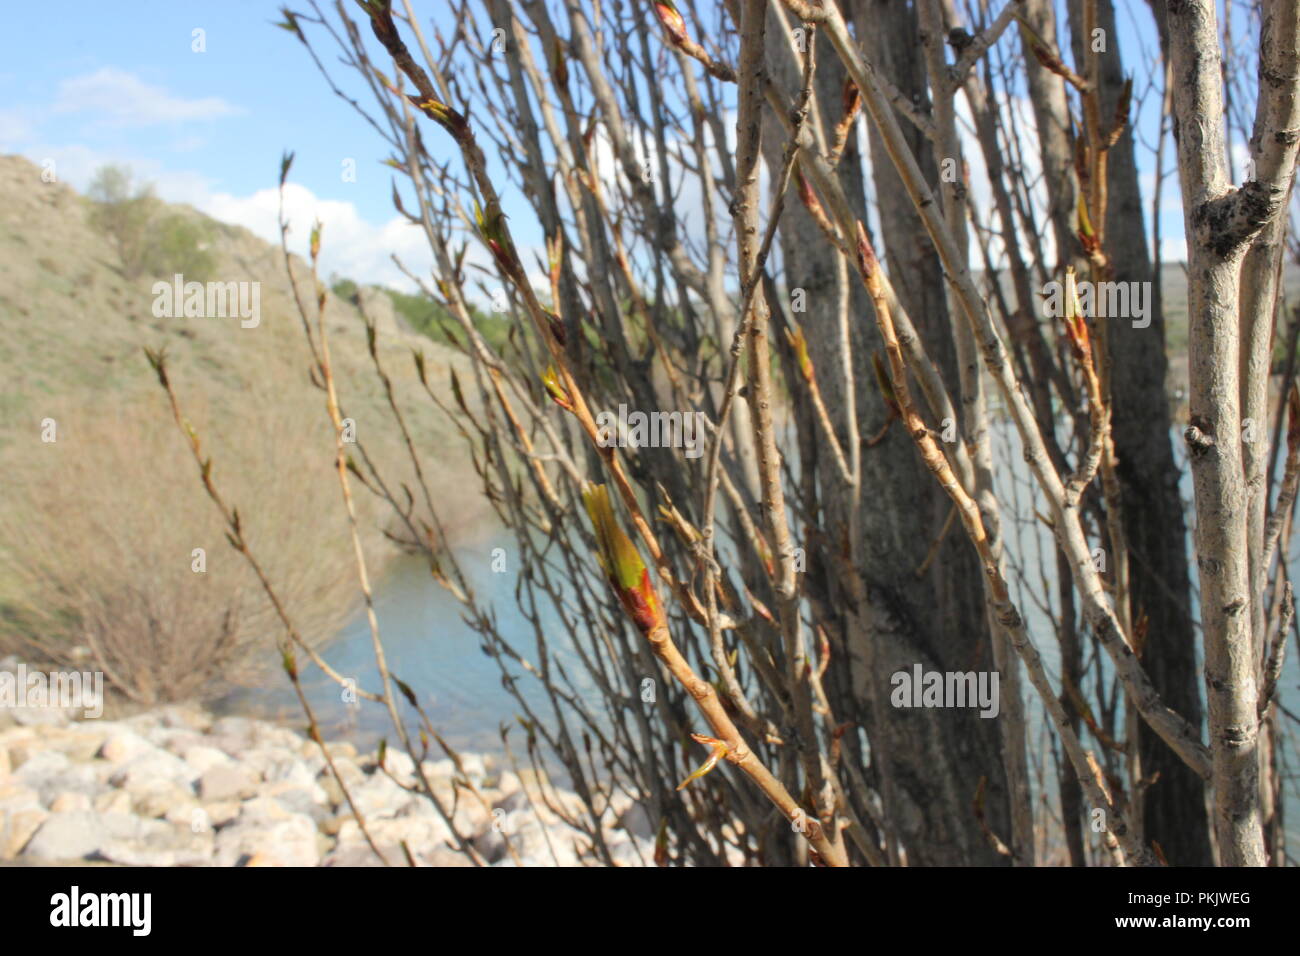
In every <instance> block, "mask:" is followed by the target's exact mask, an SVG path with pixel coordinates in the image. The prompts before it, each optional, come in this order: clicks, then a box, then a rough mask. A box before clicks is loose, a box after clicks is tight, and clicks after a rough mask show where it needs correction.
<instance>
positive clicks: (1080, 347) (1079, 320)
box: [1065, 266, 1092, 361]
mask: <svg viewBox="0 0 1300 956" xmlns="http://www.w3.org/2000/svg"><path fill="white" fill-rule="evenodd" d="M1065 334H1066V336H1067V337H1068V338H1069V339H1070V344H1071V345H1072V346H1074V350H1075V352H1076V353H1077V354H1078V356H1079V360H1080V361H1087V360H1088V359H1090V358H1091V356H1092V342H1091V340H1090V338H1089V336H1088V321H1087V319H1086V318H1085V317H1084V315H1083V306H1082V305H1081V304H1080V302H1079V294H1078V290H1077V287H1076V286H1075V282H1074V267H1073V266H1070V267H1067V268H1066V270H1065Z"/></svg>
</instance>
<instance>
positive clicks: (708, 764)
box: [677, 734, 730, 790]
mask: <svg viewBox="0 0 1300 956" xmlns="http://www.w3.org/2000/svg"><path fill="white" fill-rule="evenodd" d="M691 739H692V740H694V741H695V742H696V743H697V744H704V745H706V746H708V747H712V748H713V749H712V750H711V751H710V753H709V756H708V759H707V760H705V761H704V763H702V764H700V766H699V767H698V768H697V769H695V770H694V771H692V772H691V774H690V776H688V777H687V778H686V779H685V780H683V781H682V782H681V783H679V784H678V785H677V789H678V790H682V789H684V788H685V787H687V786H689V785H690V784H691V783H692V782H694V781H696V780H699V779H700V778H701V777H703V776H704V775H705V774H706V773H708V772H709V771H710V770H712V769H713V768H714V767H716V766H717V765H718V761H719V760H720V759H722V758H723V757H725V756H726V755H727V754H728V753H729V752H730V748H729V747H728V746H727V745H726V744H724V743H723V742H722V741H721V740H718V739H716V738H714V737H706V736H704V734H691Z"/></svg>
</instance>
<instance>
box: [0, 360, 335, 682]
mask: <svg viewBox="0 0 1300 956" xmlns="http://www.w3.org/2000/svg"><path fill="white" fill-rule="evenodd" d="M141 364H142V366H144V361H143V357H141ZM144 368H145V371H146V372H147V366H144ZM115 404H117V403H115ZM194 405H195V406H196V407H194V408H193V411H192V414H193V415H194V427H195V428H196V430H201V431H202V432H203V434H204V435H205V436H208V440H209V441H210V442H211V451H212V452H213V453H214V454H215V455H217V456H218V457H219V459H220V464H218V465H215V466H214V468H215V470H216V473H217V475H218V476H219V477H221V478H222V479H223V480H226V481H228V482H229V483H230V484H231V485H232V486H234V487H236V488H238V489H239V491H240V501H241V505H242V507H243V508H244V509H245V511H244V518H245V520H246V521H247V522H248V525H249V528H250V530H249V536H250V538H251V539H252V540H254V541H255V542H256V543H257V545H258V548H259V550H260V552H261V553H262V554H263V555H264V558H265V561H266V564H267V567H268V568H269V569H271V570H272V571H273V573H274V574H275V575H276V578H277V580H279V581H280V582H282V585H283V589H284V595H285V600H286V602H287V603H288V605H289V606H290V607H291V608H293V610H294V613H295V615H296V616H297V617H298V618H299V620H301V621H302V622H303V627H304V632H305V633H306V634H308V635H310V636H311V639H312V640H313V641H319V640H322V639H324V638H326V637H328V636H330V635H332V634H333V633H334V632H335V630H336V629H337V627H338V625H339V624H340V622H341V619H342V618H343V616H344V615H345V614H346V613H347V612H348V611H349V610H350V609H351V608H352V607H353V605H354V604H355V597H354V591H353V589H352V588H351V586H350V585H351V575H352V569H351V564H350V556H349V554H348V552H347V550H346V547H347V542H346V538H345V537H344V536H343V534H342V522H341V520H340V519H338V518H334V519H333V520H331V518H330V517H329V516H331V515H337V507H336V505H337V490H336V489H335V487H334V486H333V485H332V483H331V476H330V473H329V469H328V465H329V461H328V459H327V458H322V456H321V454H320V451H319V449H320V447H321V442H322V439H324V440H326V441H327V440H328V435H327V434H325V435H322V431H323V428H322V426H321V424H320V423H319V420H318V419H319V416H318V415H316V414H314V413H313V412H314V410H312V411H309V410H308V409H306V408H305V407H304V406H303V405H302V403H301V402H294V401H291V400H287V399H286V397H285V396H284V395H283V394H281V395H268V394H265V393H264V392H261V390H255V391H253V392H250V393H246V394H245V395H244V397H243V398H242V399H240V400H238V401H237V403H236V404H235V406H234V407H231V406H223V407H220V408H213V407H207V408H204V407H203V405H202V403H201V402H197V401H196V402H195V403H194ZM167 416H168V412H167V409H166V407H165V405H164V404H162V403H161V402H160V401H159V396H158V394H157V393H156V392H152V391H151V392H149V393H147V394H146V395H143V396H134V397H131V398H128V399H127V400H125V401H122V402H121V403H120V404H117V407H116V408H112V407H109V408H105V407H103V406H102V405H95V406H89V407H79V408H68V409H64V410H62V414H60V413H57V412H56V413H54V414H52V415H51V417H52V418H53V419H54V421H55V424H56V427H57V429H58V430H57V432H56V433H55V437H56V441H54V442H51V443H48V444H35V445H34V448H35V450H33V443H23V445H22V447H23V448H24V451H23V453H22V454H21V456H19V455H18V454H17V453H16V452H15V451H13V450H11V451H10V453H9V458H10V460H9V461H6V462H5V465H4V467H5V474H6V486H7V487H6V495H5V499H4V509H3V513H2V514H0V587H2V588H3V591H2V592H0V594H2V596H0V609H2V610H0V614H2V616H0V643H2V644H3V646H4V647H5V649H6V650H13V651H17V652H19V653H25V654H28V655H32V656H34V657H36V658H40V659H47V660H50V661H53V662H60V663H61V662H71V661H73V660H82V661H84V659H85V654H86V653H87V652H88V653H89V659H90V661H91V662H92V663H93V665H94V666H95V667H96V668H99V669H102V670H103V671H104V673H105V675H106V676H107V678H108V680H109V682H110V684H111V686H113V687H115V688H116V689H117V690H118V691H120V692H122V693H123V694H125V695H127V696H128V697H129V698H131V699H133V700H135V701H138V702H140V703H143V704H151V703H154V702H157V701H171V700H179V699H188V698H194V697H201V696H209V695H215V694H217V693H220V691H221V689H222V688H224V687H229V686H231V685H233V684H239V683H242V682H245V681H248V680H250V679H253V678H255V677H256V676H258V674H259V673H261V672H263V671H264V669H265V667H266V666H267V665H268V664H273V663H274V662H275V660H276V657H275V654H274V646H275V638H276V637H277V635H278V624H277V622H276V621H275V617H274V614H273V612H272V610H271V608H270V606H269V604H268V602H267V599H266V596H265V595H264V594H263V593H262V591H261V589H260V588H259V587H258V586H257V581H256V579H255V578H254V577H253V575H252V574H251V573H250V572H249V570H248V568H247V566H246V565H245V564H244V562H243V561H242V560H241V559H240V558H239V556H238V555H236V554H234V553H233V552H232V551H231V548H230V546H229V544H228V543H227V542H226V540H225V538H224V535H223V532H222V528H221V525H220V522H219V520H218V519H217V518H216V516H215V515H213V514H212V511H211V509H210V507H209V506H208V504H207V502H206V500H205V499H204V498H203V495H202V492H201V489H198V488H196V486H195V482H194V464H193V462H192V461H191V459H190V456H189V455H188V453H187V450H186V448H185V445H184V442H183V441H182V440H181V439H180V438H179V437H178V436H177V434H176V432H175V430H174V428H172V427H170V423H169V420H168V417H167ZM196 549H202V550H201V551H198V550H196ZM79 649H81V650H79ZM83 666H84V665H83Z"/></svg>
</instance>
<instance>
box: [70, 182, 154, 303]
mask: <svg viewBox="0 0 1300 956" xmlns="http://www.w3.org/2000/svg"><path fill="white" fill-rule="evenodd" d="M86 195H87V196H88V197H89V198H90V199H91V200H92V201H93V202H94V203H95V205H94V207H93V208H92V209H91V211H90V221H91V224H92V225H93V226H94V227H95V228H96V229H98V230H99V231H100V232H102V233H103V234H104V236H105V237H106V238H107V239H108V242H109V244H110V245H111V246H112V247H113V250H114V251H115V252H116V253H117V256H118V259H119V260H120V261H121V265H122V272H123V274H124V275H125V276H126V277H127V278H128V279H131V278H135V277H136V276H138V275H140V274H141V273H142V272H143V271H144V269H145V263H146V259H147V258H148V253H149V246H150V233H149V221H150V219H151V218H152V215H153V206H154V204H155V203H156V202H157V200H156V198H155V196H154V191H153V186H152V184H148V183H136V182H135V180H134V176H133V174H132V173H131V170H130V168H129V167H127V166H122V165H118V164H116V163H110V164H109V165H107V166H101V167H99V169H98V170H96V171H95V178H94V179H92V180H91V182H90V188H89V189H87V190H86Z"/></svg>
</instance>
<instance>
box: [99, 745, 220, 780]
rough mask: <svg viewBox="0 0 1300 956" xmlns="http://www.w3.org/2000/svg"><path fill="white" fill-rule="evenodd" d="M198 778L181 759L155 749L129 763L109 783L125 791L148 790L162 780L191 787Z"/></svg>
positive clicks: (193, 770) (192, 769)
mask: <svg viewBox="0 0 1300 956" xmlns="http://www.w3.org/2000/svg"><path fill="white" fill-rule="evenodd" d="M198 778H199V772H198V771H197V770H195V769H194V768H193V767H191V766H190V765H189V764H187V763H186V762H185V761H184V760H182V759H181V758H180V757H177V756H176V755H174V754H169V753H167V751H165V750H159V749H157V748H154V749H153V750H152V751H151V752H146V753H142V754H140V755H139V756H138V757H135V758H133V759H132V760H130V761H128V762H127V763H126V764H125V765H123V766H122V767H121V769H119V770H117V771H116V772H115V773H114V774H113V775H112V776H111V777H110V778H109V782H110V783H112V784H113V786H115V787H122V788H123V789H125V790H148V789H150V788H151V787H152V786H153V785H154V784H155V783H157V782H158V781H160V780H166V781H169V782H171V783H176V784H180V785H182V786H191V785H193V783H194V782H195V781H196V780H198Z"/></svg>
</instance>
